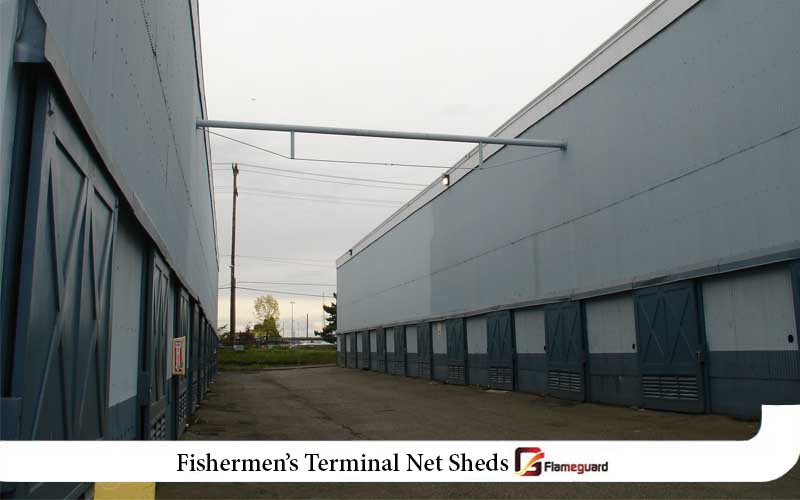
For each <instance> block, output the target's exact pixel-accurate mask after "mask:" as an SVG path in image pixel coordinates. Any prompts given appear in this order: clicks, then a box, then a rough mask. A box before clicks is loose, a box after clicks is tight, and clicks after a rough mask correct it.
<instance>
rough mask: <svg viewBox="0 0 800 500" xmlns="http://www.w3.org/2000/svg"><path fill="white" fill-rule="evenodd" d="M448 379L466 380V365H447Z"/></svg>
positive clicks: (453, 380)
mask: <svg viewBox="0 0 800 500" xmlns="http://www.w3.org/2000/svg"><path fill="white" fill-rule="evenodd" d="M447 380H448V381H451V382H464V367H463V366H461V365H447Z"/></svg>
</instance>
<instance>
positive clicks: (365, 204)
mask: <svg viewBox="0 0 800 500" xmlns="http://www.w3.org/2000/svg"><path fill="white" fill-rule="evenodd" d="M231 193H232V191H228V192H218V194H231ZM239 194H240V195H242V194H246V195H248V196H259V197H264V198H280V199H286V200H298V201H315V202H320V203H333V204H336V205H355V206H361V207H382V208H397V207H399V206H401V205H402V203H385V202H374V203H373V202H364V201H358V200H355V201H351V200H350V199H348V198H335V199H334V198H317V197H311V196H306V197H304V196H299V195H284V194H277V193H270V192H269V191H246V190H243V189H239Z"/></svg>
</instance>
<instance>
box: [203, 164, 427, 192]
mask: <svg viewBox="0 0 800 500" xmlns="http://www.w3.org/2000/svg"><path fill="white" fill-rule="evenodd" d="M236 164H237V165H238V166H240V167H241V166H244V167H251V168H257V169H260V170H274V171H276V172H288V173H291V174H302V175H313V176H315V177H327V178H331V179H344V180H348V181H364V182H373V183H377V184H396V185H399V186H416V187H421V188H422V187H426V186H427V184H420V183H418V182H402V181H386V180H381V179H369V178H366V177H349V176H346V175H333V174H320V173H318V172H303V171H298V170H290V169H288V168H278V167H271V166H268V165H259V164H256V163H244V162H236ZM212 165H230V163H227V162H225V163H224V162H219V161H215V162H213V163H212ZM215 170H216V169H215ZM224 170H227V169H224Z"/></svg>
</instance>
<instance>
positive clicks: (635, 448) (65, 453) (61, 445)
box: [0, 405, 800, 483]
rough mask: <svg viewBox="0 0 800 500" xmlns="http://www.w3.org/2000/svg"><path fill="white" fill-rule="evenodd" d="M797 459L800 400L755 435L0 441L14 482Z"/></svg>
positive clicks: (583, 472)
mask: <svg viewBox="0 0 800 500" xmlns="http://www.w3.org/2000/svg"><path fill="white" fill-rule="evenodd" d="M798 457H800V405H795V406H764V407H763V409H762V423H761V429H760V430H759V432H758V434H757V435H756V436H755V437H753V438H752V439H750V440H748V441H546V440H537V439H530V440H519V441H161V442H155V441H4V442H0V481H4V482H5V481H7V482H39V481H46V482H62V481H63V482H84V481H85V482H118V481H119V482H153V481H155V482H211V481H213V482H331V483H333V482H348V483H349V482H528V481H543V482H571V481H575V482H759V481H771V480H774V479H777V478H779V477H781V476H782V475H784V474H785V473H786V472H788V471H789V470H790V469H791V468H792V467H793V466H794V465H795V464H796V463H797V460H798Z"/></svg>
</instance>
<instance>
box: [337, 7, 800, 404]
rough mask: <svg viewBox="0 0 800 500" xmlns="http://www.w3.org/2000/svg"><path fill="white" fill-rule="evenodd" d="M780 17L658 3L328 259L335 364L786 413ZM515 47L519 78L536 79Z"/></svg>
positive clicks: (791, 213) (794, 48) (790, 228)
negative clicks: (333, 288)
mask: <svg viewBox="0 0 800 500" xmlns="http://www.w3.org/2000/svg"><path fill="white" fill-rule="evenodd" d="M798 25H800V2H795V1H791V0H789V1H772V2H751V1H745V0H737V1H723V0H703V1H697V0H657V1H655V2H653V3H652V4H651V5H649V6H648V7H647V8H646V9H645V10H644V11H643V12H641V13H640V14H639V15H638V16H637V17H636V18H635V19H633V20H632V21H631V22H629V23H628V24H627V25H626V26H624V27H623V28H622V29H621V30H619V31H618V32H617V33H616V34H615V35H614V36H612V37H611V38H610V39H609V40H608V41H606V42H605V43H604V44H603V45H602V46H601V47H599V48H598V49H597V50H595V51H594V52H593V53H592V54H590V55H589V56H588V57H587V58H586V59H585V60H583V61H582V62H581V63H580V64H579V65H577V66H576V67H575V68H574V69H573V70H572V71H570V72H569V73H568V74H567V75H565V76H564V77H563V78H562V79H560V80H559V81H558V82H556V83H555V84H554V85H552V86H551V87H550V88H548V89H547V90H546V91H545V92H543V93H542V94H541V95H539V96H538V97H537V98H536V99H535V100H534V101H533V102H531V103H530V104H529V105H527V106H526V107H525V108H524V109H522V110H521V111H520V112H519V113H517V114H516V115H514V116H513V117H512V118H511V119H509V120H508V121H507V122H506V123H505V124H503V125H502V126H501V127H500V128H499V129H497V130H496V131H495V132H494V134H493V135H495V136H499V137H508V138H511V137H520V138H533V139H563V140H566V141H567V144H568V146H567V148H566V150H565V151H562V150H559V149H542V150H533V149H530V148H524V147H514V146H502V147H501V146H494V147H491V146H484V147H483V153H482V154H479V152H478V149H477V148H476V149H475V150H473V151H472V152H471V153H470V154H469V155H468V156H467V157H465V158H463V159H462V160H461V161H459V162H458V163H457V164H456V165H455V166H454V167H453V168H452V169H450V170H449V171H448V172H447V173H446V174H445V175H444V176H443V178H442V181H447V182H439V181H437V182H435V183H433V184H431V185H430V186H429V187H428V188H426V189H425V190H424V191H423V192H421V193H420V194H419V195H418V196H416V197H415V198H414V199H413V200H411V201H410V202H408V203H407V204H406V205H405V206H403V207H402V208H401V209H400V210H398V211H397V212H396V213H395V214H393V215H392V216H391V217H390V218H389V219H387V220H386V221H385V222H383V223H382V224H381V225H380V226H379V227H377V228H376V229H375V230H373V231H372V232H371V233H369V234H368V235H367V236H366V237H365V238H364V239H362V240H361V241H360V242H358V243H357V244H356V245H354V246H353V247H352V249H351V250H349V251H348V252H347V253H346V254H345V255H343V256H342V257H340V258H339V259H338V261H337V268H338V271H337V276H338V280H337V281H338V322H339V323H338V329H339V344H338V349H339V363H340V364H342V365H345V366H349V367H358V368H365V369H373V370H379V371H386V372H389V373H397V374H401V375H402V374H404V375H407V376H412V377H422V378H432V379H434V380H440V381H446V382H449V383H457V384H476V385H480V386H487V387H494V388H500V389H507V390H517V391H525V392H531V393H539V394H547V395H552V396H556V397H561V398H568V399H573V400H578V401H592V402H602V403H610V404H618V405H632V406H639V407H644V408H653V409H663V410H675V411H683V412H696V413H701V412H711V413H720V414H729V415H737V416H747V417H752V416H758V415H759V414H760V405H761V404H797V403H800V350H798V339H797V333H798V321H799V320H800V315H799V314H798V310H799V307H800V296H799V294H800V283H799V282H798V279H799V276H800V260H798V259H800V224H798V216H800V197H799V196H798V193H800V131H799V130H798V127H800V99H798V97H797V92H798V89H800V50H799V49H798V47H800V31H798V30H797V26H798ZM535 52H536V51H535V48H533V50H532V51H531V57H530V59H529V60H527V61H519V62H518V63H519V64H528V65H533V64H535V60H536V56H535Z"/></svg>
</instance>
